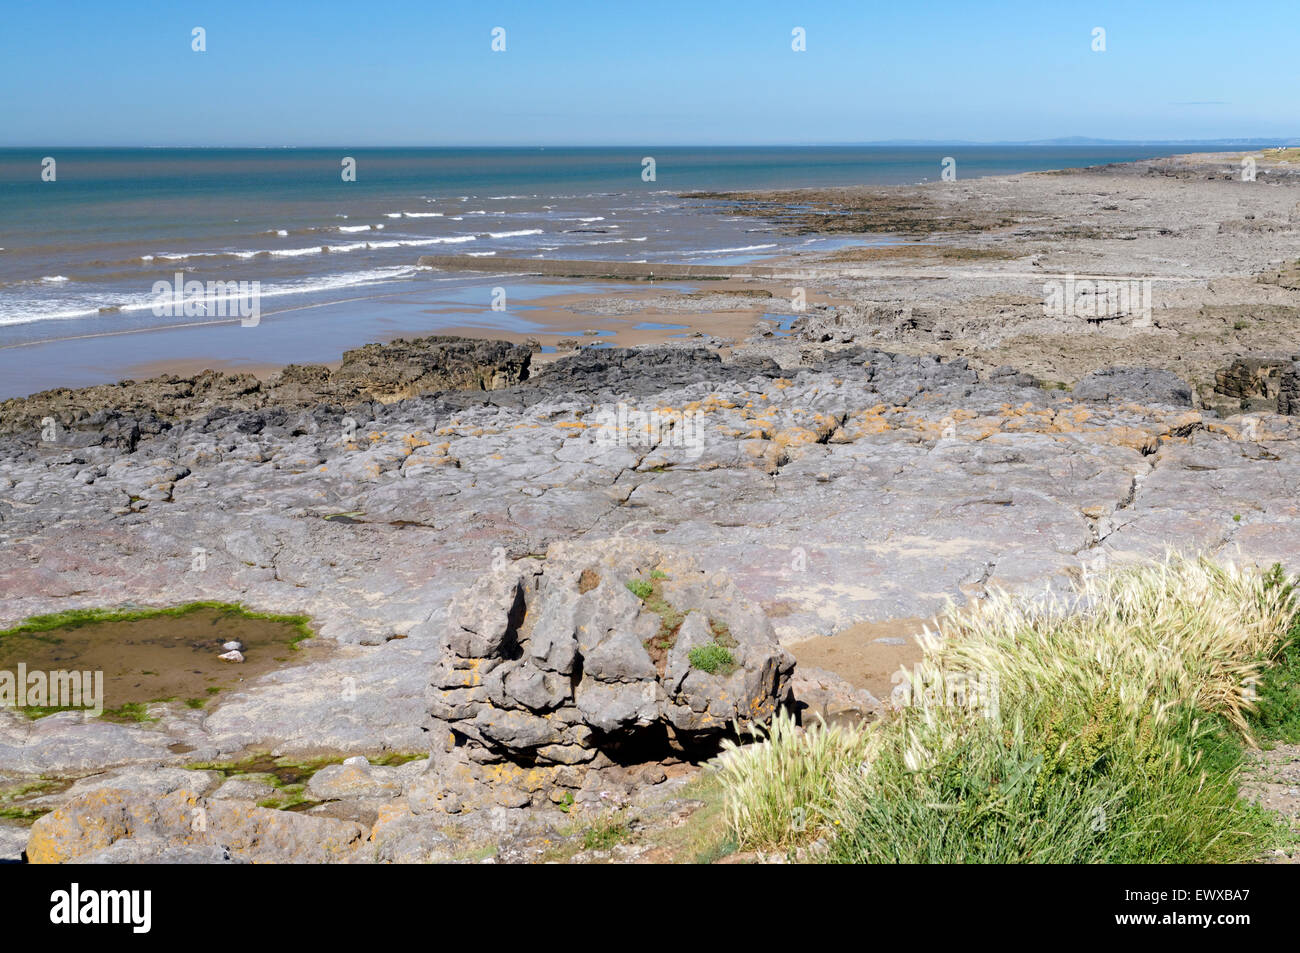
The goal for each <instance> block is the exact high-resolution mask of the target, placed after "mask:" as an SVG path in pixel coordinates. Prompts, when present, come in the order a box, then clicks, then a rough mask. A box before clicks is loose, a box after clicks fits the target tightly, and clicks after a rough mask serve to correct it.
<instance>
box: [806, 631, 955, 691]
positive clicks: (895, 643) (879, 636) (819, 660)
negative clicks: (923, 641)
mask: <svg viewBox="0 0 1300 953" xmlns="http://www.w3.org/2000/svg"><path fill="white" fill-rule="evenodd" d="M927 624H928V625H929V627H930V631H931V632H933V631H934V628H935V627H934V622H933V621H932V620H930V619H921V618H908V619H890V620H888V621H885V622H859V623H858V624H857V625H852V626H849V627H848V628H847V629H844V630H843V631H841V632H837V633H835V634H834V635H821V636H817V637H816V638H812V639H808V640H807V641H805V642H798V643H795V644H794V645H791V646H789V649H790V651H791V652H792V653H793V654H794V657H795V659H796V660H797V661H798V663H799V664H800V665H808V666H812V667H815V668H823V669H826V670H827V671H828V672H834V673H835V674H836V675H839V676H840V677H841V678H843V679H845V680H847V681H848V682H849V683H850V684H851V685H853V686H854V687H855V688H865V689H866V690H867V691H869V692H871V694H873V695H875V696H876V697H877V698H879V699H882V700H883V699H887V698H889V694H890V692H891V691H893V689H894V686H895V685H897V684H899V681H900V680H899V678H897V677H896V673H897V672H898V671H899V670H900V669H902V668H907V669H910V668H911V667H912V666H913V665H915V664H916V663H917V662H919V661H920V660H921V646H920V645H919V644H918V643H917V641H916V635H917V634H918V633H919V632H920V631H921V628H922V626H924V625H927Z"/></svg>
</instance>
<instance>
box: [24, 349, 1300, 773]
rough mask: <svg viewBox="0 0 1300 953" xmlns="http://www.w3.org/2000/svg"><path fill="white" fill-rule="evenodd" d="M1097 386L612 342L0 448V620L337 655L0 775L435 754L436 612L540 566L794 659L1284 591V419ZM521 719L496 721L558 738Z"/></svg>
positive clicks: (955, 368) (65, 743)
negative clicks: (627, 551) (745, 606)
mask: <svg viewBox="0 0 1300 953" xmlns="http://www.w3.org/2000/svg"><path fill="white" fill-rule="evenodd" d="M1126 387H1129V388H1132V393H1131V394H1128V393H1126V392H1125V388H1126ZM1105 391H1106V392H1105V394H1104V396H1102V395H1099V396H1097V397H1096V398H1095V399H1088V400H1078V399H1075V398H1074V396H1072V395H1070V394H1068V393H1064V392H1061V391H1056V390H1045V389H1042V388H1040V387H1037V386H1033V383H1032V378H1029V377H1028V376H1027V375H1022V374H1019V373H1016V372H1015V371H1014V369H1010V370H1006V369H1000V370H999V371H998V372H996V373H990V374H987V375H986V376H985V377H983V378H981V376H980V375H978V374H977V373H976V372H975V371H974V370H972V369H971V368H970V367H968V366H967V365H966V363H965V362H964V361H962V360H953V361H940V360H939V359H937V358H927V357H915V356H895V355H891V354H888V353H885V352H881V351H874V350H865V349H856V350H855V349H850V350H841V351H838V352H836V353H834V354H833V355H831V356H830V357H828V358H827V359H826V360H824V361H822V362H820V363H817V364H815V365H813V366H811V367H800V368H797V369H785V370H783V369H782V368H781V367H780V366H779V365H777V364H776V363H775V362H773V361H770V360H739V361H734V362H732V361H722V360H720V359H719V358H718V356H717V355H716V354H713V353H710V352H706V351H703V350H691V349H688V348H671V349H662V350H640V351H618V350H607V351H588V352H581V353H579V354H578V355H575V356H574V357H573V358H568V359H565V360H561V361H558V362H556V363H555V364H554V365H552V366H551V367H549V368H547V369H546V371H545V372H544V373H540V374H537V375H535V376H533V377H532V378H530V379H529V380H527V381H525V382H523V383H521V384H518V385H516V386H512V387H503V388H499V389H495V390H475V391H455V392H444V393H439V394H428V395H423V396H418V397H413V398H409V399H405V400H399V401H395V402H392V403H387V404H384V403H378V402H374V401H367V402H363V403H358V404H354V405H348V406H341V407H340V406H331V405H317V406H314V407H309V408H304V409H295V410H294V411H293V412H292V413H290V412H286V411H285V410H284V409H283V408H277V407H271V408H258V409H248V410H236V411H231V412H224V411H220V412H218V411H205V412H204V415H203V416H199V417H193V418H187V419H181V420H175V421H170V422H164V423H163V424H162V425H156V426H151V427H150V428H139V427H138V426H136V425H135V424H133V423H132V422H131V419H130V418H126V417H123V416H121V415H119V416H116V417H110V418H108V419H104V420H101V421H98V422H94V423H89V422H86V423H83V424H82V426H81V427H80V429H78V428H77V427H73V428H71V429H68V430H66V431H65V432H63V433H62V434H60V435H59V439H58V440H55V441H45V440H42V439H41V438H42V434H41V432H40V429H39V428H33V427H28V428H21V427H20V428H19V429H18V430H17V431H16V432H14V433H12V434H10V435H8V436H5V437H3V438H0V541H2V543H3V545H2V546H0V590H3V592H4V595H5V598H4V601H3V606H2V608H0V614H2V615H3V618H0V625H6V626H7V625H12V624H13V623H15V622H17V621H19V620H21V619H22V618H25V617H27V616H30V615H34V614H37V613H48V612H56V611H60V610H64V609H73V608H85V607H96V606H117V605H124V604H139V605H168V604H176V603H179V602H183V601H188V600H195V599H217V600H223V601H231V602H240V603H243V604H244V605H246V606H248V607H250V608H253V609H259V610H267V611H275V612H290V613H305V614H307V615H309V616H311V617H312V619H313V620H314V624H315V626H316V628H317V630H318V635H319V636H320V637H321V638H320V639H319V640H317V641H319V642H321V643H325V644H328V645H330V646H332V647H331V648H330V649H329V651H312V650H308V651H305V652H304V654H303V656H302V661H301V662H300V663H298V664H291V665H288V666H286V667H285V668H282V669H280V670H278V671H276V672H274V673H272V674H270V675H267V676H264V677H262V678H260V679H258V680H256V681H252V682H248V683H242V684H241V685H240V686H239V687H238V688H237V689H234V690H232V691H231V692H229V693H227V694H224V695H223V696H222V697H221V698H220V699H219V700H218V702H217V703H215V704H214V705H212V706H210V708H208V709H205V710H201V711H195V710H189V709H184V708H183V707H182V706H178V705H175V704H157V705H154V706H151V709H150V714H151V715H152V716H154V717H157V718H158V719H159V720H158V721H156V722H150V723H147V724H140V725H136V724H132V725H123V724H113V723H109V722H105V721H100V720H85V719H83V717H82V716H81V715H80V714H79V713H61V714H56V715H52V716H49V717H46V718H41V719H39V720H36V721H29V720H27V719H26V718H24V717H23V716H21V715H20V714H17V713H15V712H12V711H3V712H0V772H3V773H4V775H6V776H7V777H26V776H32V775H38V774H49V775H62V776H69V777H81V776H84V775H89V774H93V773H96V772H101V771H103V770H105V769H107V768H110V767H113V766H122V765H132V764H137V765H171V766H175V765H180V764H184V763H187V762H194V761H203V760H214V759H218V758H222V757H228V756H232V755H234V754H235V753H237V752H241V751H243V750H246V749H247V748H249V747H251V746H255V745H260V746H264V747H266V748H268V749H269V750H270V751H272V752H273V753H275V754H281V753H297V752H313V751H319V750H326V751H343V752H349V753H357V752H382V751H427V750H428V748H429V734H428V732H427V731H426V730H425V729H426V717H427V712H428V705H427V701H426V696H425V691H426V686H427V685H428V682H429V678H430V673H431V672H432V671H434V668H435V665H437V664H438V663H439V662H440V660H443V659H444V656H443V654H442V648H441V647H440V639H441V637H442V633H443V632H444V630H445V627H446V625H447V623H448V619H449V607H450V605H451V604H452V600H453V598H454V597H455V596H456V594H457V593H459V592H460V591H461V590H463V589H465V588H466V587H469V586H472V585H475V584H476V583H477V584H480V585H482V584H484V583H482V580H484V579H487V578H490V577H491V578H495V577H497V576H498V575H499V574H500V573H501V572H502V570H503V568H504V570H505V574H506V576H509V575H510V574H511V573H514V574H515V575H516V577H518V576H524V577H531V576H532V575H533V574H534V573H535V572H536V570H537V568H538V566H539V563H540V561H541V560H542V559H543V558H544V557H545V554H546V553H547V552H548V549H552V547H554V546H556V544H564V543H574V544H590V543H599V542H601V541H609V540H627V541H631V542H633V543H636V544H638V545H645V546H650V547H661V548H672V549H673V550H674V551H678V552H684V553H687V554H689V556H690V557H691V559H693V560H694V561H695V562H696V563H697V564H698V565H699V566H701V567H705V568H707V569H708V570H709V571H714V570H724V571H725V573H726V574H727V576H728V577H729V578H730V580H731V583H732V584H734V587H735V592H736V594H737V596H736V597H737V599H738V600H744V601H746V602H748V603H751V604H753V605H755V606H757V607H760V608H761V609H762V610H763V613H764V614H765V615H766V617H767V619H769V620H770V624H771V626H772V630H773V631H774V632H775V635H776V637H777V638H778V639H779V640H780V641H781V642H782V643H784V644H787V645H788V644H792V643H794V642H797V641H799V640H802V639H805V638H809V637H812V636H816V635H823V634H830V633H834V632H837V631H839V630H841V629H843V628H845V627H846V626H848V625H851V624H854V623H857V622H863V621H874V620H885V619H894V618H901V617H916V616H921V617H923V616H926V615H929V614H930V613H933V612H935V611H938V610H941V609H943V608H944V607H945V606H946V605H947V603H948V601H949V600H952V601H956V602H957V603H962V602H964V601H966V600H967V599H970V598H979V597H980V596H981V594H983V593H984V592H985V591H986V590H988V589H990V588H992V587H1002V588H1007V589H1015V590H1033V589H1039V590H1041V589H1042V588H1043V587H1045V586H1049V587H1062V588H1063V587H1064V586H1065V584H1066V581H1067V575H1066V574H1067V573H1069V572H1072V571H1076V570H1078V569H1079V568H1080V567H1081V566H1083V565H1088V566H1092V567H1095V566H1097V565H1098V563H1099V562H1101V561H1112V560H1116V561H1117V560H1124V559H1131V558H1139V557H1147V556H1158V555H1160V554H1161V553H1162V552H1163V551H1164V550H1165V549H1166V548H1167V547H1174V548H1178V549H1183V550H1188V551H1206V552H1210V553H1213V554H1217V555H1220V556H1222V557H1226V558H1233V559H1237V560H1244V561H1253V562H1257V563H1260V564H1262V565H1267V564H1271V563H1272V562H1275V561H1281V562H1282V563H1283V564H1284V565H1286V566H1287V567H1288V568H1289V569H1290V570H1291V571H1295V570H1297V569H1300V513H1298V512H1297V503H1296V499H1297V492H1296V491H1297V485H1298V484H1300V454H1298V453H1297V447H1298V446H1300V445H1298V443H1297V438H1298V437H1300V431H1298V429H1297V428H1298V427H1300V423H1298V422H1297V421H1296V419H1294V418H1289V417H1279V416H1275V415H1269V414H1253V415H1250V416H1248V417H1242V416H1237V417H1230V418H1227V419H1220V418H1218V417H1215V416H1213V415H1211V414H1209V413H1208V412H1204V411H1199V410H1196V409H1193V408H1191V407H1189V406H1186V405H1182V404H1181V403H1180V401H1171V400H1168V399H1161V396H1162V395H1175V394H1177V393H1180V391H1179V390H1178V388H1177V387H1176V386H1175V385H1173V384H1171V382H1170V381H1169V380H1168V378H1167V377H1164V376H1158V375H1155V376H1153V375H1146V374H1143V373H1142V372H1141V371H1140V370H1139V371H1134V370H1133V369H1132V368H1128V369H1126V370H1124V371H1123V372H1122V373H1118V374H1112V375H1110V376H1109V377H1108V378H1107V383H1106V387H1105ZM620 403H621V404H622V405H623V408H622V414H623V416H622V417H620V416H619V414H620V409H619V406H618V405H619V404H620ZM638 415H640V416H638ZM619 420H624V421H634V422H640V423H636V424H635V425H633V426H629V427H627V428H625V429H623V430H619V429H618V427H617V426H612V425H611V423H610V422H611V421H619ZM688 423H689V426H686V424H688ZM642 424H644V426H642ZM155 429H156V431H157V432H148V431H152V430H155ZM136 430H138V431H139V432H138V434H137V436H136V437H135V438H133V439H132V440H123V439H122V434H123V433H124V432H126V433H132V432H134V431H136ZM196 550H201V551H202V552H203V554H204V557H205V558H204V560H203V567H204V568H202V569H196V568H195V565H196V564H195V558H194V554H195V551H196ZM555 552H556V550H553V549H552V553H553V554H554V553H555ZM546 562H547V563H549V559H547V560H546ZM620 586H621V582H620ZM479 634H481V633H479ZM465 648H466V650H467V651H471V652H477V651H479V650H480V649H481V648H484V646H478V645H473V646H469V645H467V646H465ZM618 648H619V647H618V646H612V645H611V646H610V647H609V652H610V653H615V652H616V650H617V649H618ZM557 651H558V650H557ZM599 661H600V660H599V657H598V658H597V662H599ZM553 664H556V665H557V666H560V667H557V668H556V669H554V671H560V670H561V668H562V664H561V662H560V661H559V660H558V658H557V659H556V660H554V662H553ZM620 664H621V663H620ZM648 677H649V676H648V675H647V678H648ZM503 687H504V686H503ZM561 688H562V686H561ZM553 689H555V690H559V689H556V686H555V685H549V684H548V683H547V682H546V679H545V677H544V676H543V677H542V678H541V680H540V681H538V680H537V679H530V678H527V677H524V676H518V677H516V678H515V679H514V680H512V681H511V684H510V687H509V691H511V692H512V693H513V694H514V697H516V698H519V699H521V700H522V699H525V698H527V699H531V700H533V701H541V702H543V703H544V702H546V701H548V699H549V693H550V692H551V691H552V690H553ZM534 696H536V698H534ZM110 701H111V700H110ZM525 706H526V707H527V702H525ZM599 708H600V706H597V705H595V703H594V702H593V706H592V711H593V712H596V711H597V710H598V709H599ZM646 715H647V717H649V713H648V712H647V713H646ZM475 717H477V716H475ZM611 717H612V716H611ZM638 717H639V716H638ZM656 717H657V716H656ZM484 727H485V730H488V729H487V726H484ZM526 727H527V726H523V725H514V724H513V723H511V724H506V723H504V722H503V724H502V725H500V726H496V725H493V726H492V727H491V729H490V730H491V731H496V732H498V733H499V734H500V735H501V736H502V737H499V738H497V740H498V741H499V742H501V741H502V740H503V738H507V737H508V738H510V739H513V740H514V741H521V742H522V741H524V740H526V741H527V743H528V745H533V742H537V743H538V744H541V743H543V742H545V743H551V742H550V741H548V740H547V739H538V738H533V737H532V736H531V735H528V736H527V738H525V735H527V732H525V730H524V729H525V728H526ZM534 746H535V745H534ZM322 783H323V782H322Z"/></svg>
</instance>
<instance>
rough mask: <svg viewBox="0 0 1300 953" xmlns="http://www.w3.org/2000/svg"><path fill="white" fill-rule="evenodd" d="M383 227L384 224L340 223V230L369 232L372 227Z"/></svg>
mask: <svg viewBox="0 0 1300 953" xmlns="http://www.w3.org/2000/svg"><path fill="white" fill-rule="evenodd" d="M383 227H384V226H382V225H340V226H338V230H339V231H340V232H368V231H370V230H371V229H381V228H383Z"/></svg>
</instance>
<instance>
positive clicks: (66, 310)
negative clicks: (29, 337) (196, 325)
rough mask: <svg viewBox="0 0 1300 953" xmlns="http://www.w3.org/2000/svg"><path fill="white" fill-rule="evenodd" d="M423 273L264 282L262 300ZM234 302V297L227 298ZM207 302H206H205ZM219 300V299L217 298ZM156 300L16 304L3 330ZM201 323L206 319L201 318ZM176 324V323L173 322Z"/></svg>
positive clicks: (408, 269)
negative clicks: (19, 325) (8, 326)
mask: <svg viewBox="0 0 1300 953" xmlns="http://www.w3.org/2000/svg"><path fill="white" fill-rule="evenodd" d="M419 271H420V269H419V268H418V267H416V266H415V265H396V266H388V267H384V268H370V269H364V270H362V271H351V272H336V273H334V274H329V275H321V276H316V277H312V278H305V279H302V280H299V281H292V282H286V283H284V284H277V283H270V284H268V283H266V282H263V283H262V285H261V289H260V298H262V299H265V298H278V297H284V296H286V295H301V294H311V293H313V292H324V291H336V290H338V289H341V288H352V287H357V286H359V285H367V284H375V283H379V282H385V281H395V280H399V279H402V278H409V277H413V276H414V275H415V274H416V273H417V272H419ZM224 297H225V300H231V299H232V298H234V297H237V296H234V295H226V296H224ZM205 300H206V299H205ZM213 300H214V301H216V300H219V298H218V297H214V298H213ZM155 303H156V299H155V298H154V296H153V295H152V293H147V294H146V293H141V294H136V295H131V296H128V297H126V298H125V299H124V298H123V296H121V295H109V294H99V295H93V296H90V297H88V298H84V299H81V300H67V299H65V300H62V301H60V300H51V299H48V298H46V299H40V300H36V301H32V302H30V303H26V304H24V303H16V304H15V306H14V307H12V308H6V309H5V311H4V313H3V314H0V326H6V325H13V324H30V323H32V322H35V321H56V320H71V319H75V318H89V317H102V316H105V315H106V314H111V313H114V312H122V311H132V312H139V311H149V310H152V309H153V307H154V305H155ZM196 320H198V321H202V320H204V319H202V318H198V319H196ZM173 323H174V322H173Z"/></svg>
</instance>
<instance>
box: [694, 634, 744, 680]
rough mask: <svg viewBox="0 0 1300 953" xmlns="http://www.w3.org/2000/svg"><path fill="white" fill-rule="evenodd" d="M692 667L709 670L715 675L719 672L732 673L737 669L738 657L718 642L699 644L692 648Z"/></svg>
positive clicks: (703, 670)
mask: <svg viewBox="0 0 1300 953" xmlns="http://www.w3.org/2000/svg"><path fill="white" fill-rule="evenodd" d="M689 658H690V660H691V668H698V669H699V670H700V671H701V672H707V673H708V674H709V675H715V674H717V673H718V672H722V673H723V674H730V673H731V672H734V671H735V670H736V657H735V656H734V655H732V654H731V650H730V649H728V648H727V647H726V646H724V645H719V644H718V643H717V642H710V643H708V644H707V645H697V646H695V648H693V649H691V651H690V656H689Z"/></svg>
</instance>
